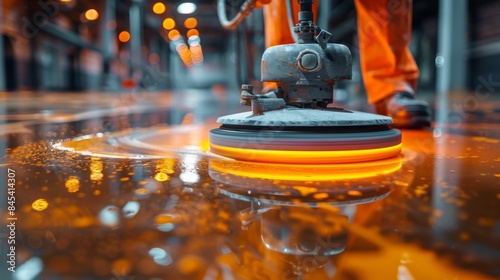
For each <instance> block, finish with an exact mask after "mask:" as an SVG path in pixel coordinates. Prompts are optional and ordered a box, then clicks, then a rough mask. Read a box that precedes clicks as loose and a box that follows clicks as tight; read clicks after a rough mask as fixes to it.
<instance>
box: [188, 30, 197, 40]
mask: <svg viewBox="0 0 500 280" xmlns="http://www.w3.org/2000/svg"><path fill="white" fill-rule="evenodd" d="M191 36H200V32H198V30H197V29H189V30H188V32H187V34H186V37H188V38H189V37H191Z"/></svg>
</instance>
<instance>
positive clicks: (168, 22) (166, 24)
mask: <svg viewBox="0 0 500 280" xmlns="http://www.w3.org/2000/svg"><path fill="white" fill-rule="evenodd" d="M174 27H175V21H174V20H173V19H172V18H166V19H164V20H163V28H165V29H166V30H170V29H173V28H174Z"/></svg>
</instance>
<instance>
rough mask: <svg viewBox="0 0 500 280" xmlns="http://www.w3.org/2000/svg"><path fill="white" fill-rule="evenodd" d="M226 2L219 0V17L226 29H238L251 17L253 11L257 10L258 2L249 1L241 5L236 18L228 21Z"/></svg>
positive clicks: (254, 0)
mask: <svg viewBox="0 0 500 280" xmlns="http://www.w3.org/2000/svg"><path fill="white" fill-rule="evenodd" d="M224 1H225V0H217V15H218V18H219V22H220V24H221V25H222V27H224V28H225V29H234V28H236V27H237V26H238V25H239V24H240V23H241V22H242V21H243V20H244V19H245V18H246V17H248V16H249V15H250V13H251V12H252V10H253V9H254V8H255V2H256V0H247V1H246V2H245V3H243V4H242V5H241V8H240V11H239V12H238V14H236V16H235V17H234V18H233V19H231V20H228V19H227V15H226V4H225V2H224Z"/></svg>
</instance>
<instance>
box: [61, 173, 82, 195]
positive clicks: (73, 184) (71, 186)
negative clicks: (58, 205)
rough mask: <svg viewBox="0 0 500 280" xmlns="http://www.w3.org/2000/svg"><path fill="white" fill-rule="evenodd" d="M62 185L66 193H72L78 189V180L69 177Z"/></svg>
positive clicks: (74, 177)
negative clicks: (66, 190)
mask: <svg viewBox="0 0 500 280" xmlns="http://www.w3.org/2000/svg"><path fill="white" fill-rule="evenodd" d="M64 185H65V186H66V188H67V189H68V192H70V193H74V192H77V191H78V190H79V189H80V180H79V179H78V178H77V177H76V176H70V177H69V178H68V180H66V183H65V184H64Z"/></svg>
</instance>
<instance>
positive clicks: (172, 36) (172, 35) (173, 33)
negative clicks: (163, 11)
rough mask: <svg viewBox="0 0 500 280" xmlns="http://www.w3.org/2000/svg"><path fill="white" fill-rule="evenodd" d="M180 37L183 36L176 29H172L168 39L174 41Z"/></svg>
mask: <svg viewBox="0 0 500 280" xmlns="http://www.w3.org/2000/svg"><path fill="white" fill-rule="evenodd" d="M180 36H181V33H180V32H179V31H178V30H176V29H172V30H170V32H168V38H169V39H170V40H172V41H175V40H177V39H179V37H180Z"/></svg>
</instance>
